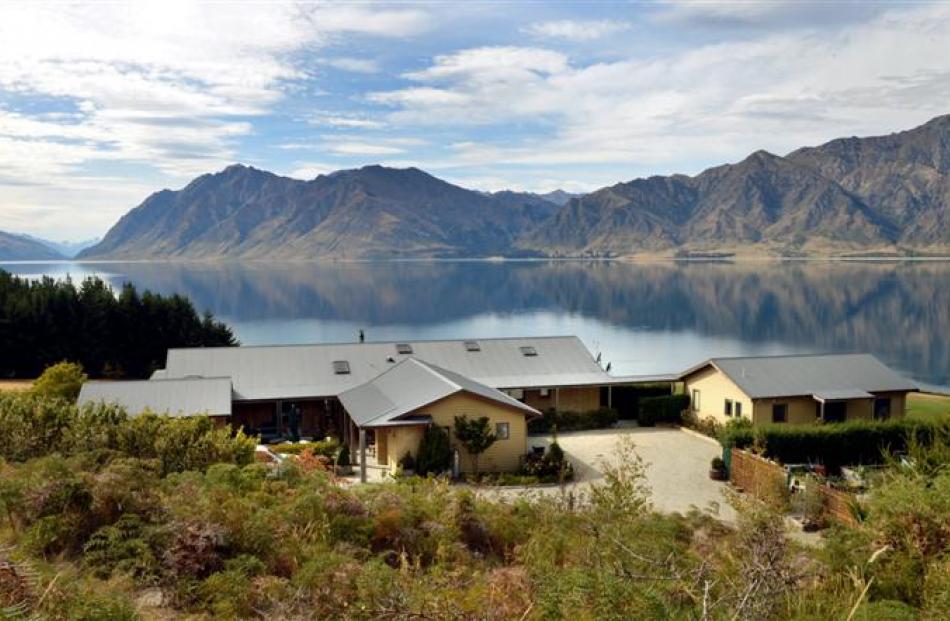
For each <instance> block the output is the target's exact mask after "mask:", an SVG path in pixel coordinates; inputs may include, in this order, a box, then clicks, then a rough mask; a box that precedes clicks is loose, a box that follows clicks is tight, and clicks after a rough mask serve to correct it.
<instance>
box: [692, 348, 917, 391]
mask: <svg viewBox="0 0 950 621" xmlns="http://www.w3.org/2000/svg"><path fill="white" fill-rule="evenodd" d="M709 365H712V366H714V367H715V368H717V369H719V370H720V371H722V372H723V373H725V374H726V375H727V376H728V377H729V379H731V380H732V381H733V382H735V384H736V385H737V386H738V387H739V388H741V389H742V391H743V392H745V393H746V394H747V395H749V397H751V398H753V399H760V398H768V397H791V396H798V395H816V394H823V393H830V394H845V393H846V392H851V393H854V394H858V393H857V392H855V391H861V392H862V393H874V392H889V391H906V390H917V385H916V384H915V383H914V382H912V381H910V380H909V379H907V378H905V377H902V376H901V375H899V374H897V373H895V372H894V371H893V370H891V369H890V368H889V367H887V366H886V365H884V363H882V362H881V361H880V360H878V359H877V358H875V357H874V356H872V355H871V354H803V355H793V356H760V357H746V358H711V359H709V360H707V361H706V362H704V363H702V364H699V365H696V366H695V367H692V368H691V369H688V370H687V371H685V372H683V373H682V374H681V375H680V377H681V378H685V377H687V376H689V375H692V374H693V373H695V372H696V371H699V370H701V369H703V368H705V367H707V366H709ZM838 398H841V397H838Z"/></svg>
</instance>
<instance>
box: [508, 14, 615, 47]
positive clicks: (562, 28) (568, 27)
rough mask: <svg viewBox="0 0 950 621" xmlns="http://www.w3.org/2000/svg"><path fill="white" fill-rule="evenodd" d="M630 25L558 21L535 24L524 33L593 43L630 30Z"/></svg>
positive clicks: (604, 22) (601, 21)
mask: <svg viewBox="0 0 950 621" xmlns="http://www.w3.org/2000/svg"><path fill="white" fill-rule="evenodd" d="M629 28H630V24H629V23H628V22H622V21H611V20H606V19H604V20H587V21H584V20H569V19H565V20H557V21H549V22H535V23H533V24H530V25H528V26H526V27H525V28H522V29H521V30H522V32H524V33H526V34H529V35H531V36H534V37H544V38H551V39H567V40H568V41H575V42H581V41H593V40H595V39H601V38H603V37H606V36H610V35H614V34H617V33H619V32H623V31H625V30H629Z"/></svg>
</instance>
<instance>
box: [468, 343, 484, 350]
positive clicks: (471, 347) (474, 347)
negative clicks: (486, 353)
mask: <svg viewBox="0 0 950 621" xmlns="http://www.w3.org/2000/svg"><path fill="white" fill-rule="evenodd" d="M465 351H482V346H481V345H479V344H478V341H465Z"/></svg>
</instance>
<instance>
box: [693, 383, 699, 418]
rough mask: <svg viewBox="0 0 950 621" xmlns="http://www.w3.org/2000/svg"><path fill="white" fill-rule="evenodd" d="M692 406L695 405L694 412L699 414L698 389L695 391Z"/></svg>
mask: <svg viewBox="0 0 950 621" xmlns="http://www.w3.org/2000/svg"><path fill="white" fill-rule="evenodd" d="M692 404H693V411H694V412H698V411H699V390H698V389H696V388H694V389H693V401H692Z"/></svg>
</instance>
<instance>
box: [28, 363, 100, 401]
mask: <svg viewBox="0 0 950 621" xmlns="http://www.w3.org/2000/svg"><path fill="white" fill-rule="evenodd" d="M87 379H88V378H87V376H86V374H85V373H84V372H83V370H82V365H81V364H78V363H75V362H66V361H65V360H64V361H63V362H59V363H56V364H54V365H51V366H48V367H46V369H45V370H44V371H43V373H42V374H41V375H40V376H39V377H38V378H37V379H36V381H35V382H33V388H32V390H33V392H34V393H36V394H38V395H41V396H44V397H59V398H60V399H66V400H67V401H75V400H76V399H78V398H79V390H80V389H81V388H82V385H83V382H85V381H86V380H87Z"/></svg>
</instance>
